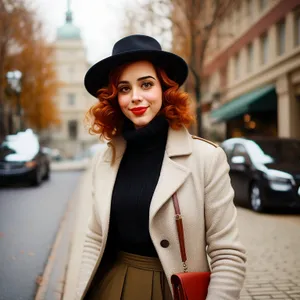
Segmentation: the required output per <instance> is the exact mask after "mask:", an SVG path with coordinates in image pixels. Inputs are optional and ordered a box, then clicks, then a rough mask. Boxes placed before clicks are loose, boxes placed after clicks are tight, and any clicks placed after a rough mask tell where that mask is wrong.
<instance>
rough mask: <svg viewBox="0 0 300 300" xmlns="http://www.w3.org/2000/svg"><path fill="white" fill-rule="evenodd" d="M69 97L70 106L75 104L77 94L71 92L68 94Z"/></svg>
mask: <svg viewBox="0 0 300 300" xmlns="http://www.w3.org/2000/svg"><path fill="white" fill-rule="evenodd" d="M67 97H68V105H69V106H73V105H75V94H73V93H69V94H68V95H67Z"/></svg>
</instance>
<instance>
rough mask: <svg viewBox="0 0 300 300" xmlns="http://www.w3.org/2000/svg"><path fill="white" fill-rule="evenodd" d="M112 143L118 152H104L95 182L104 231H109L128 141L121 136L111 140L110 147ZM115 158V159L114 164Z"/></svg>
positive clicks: (98, 208) (97, 202)
mask: <svg viewBox="0 0 300 300" xmlns="http://www.w3.org/2000/svg"><path fill="white" fill-rule="evenodd" d="M111 145H113V146H114V147H115V151H116V152H115V154H113V150H112V149H107V151H106V153H104V157H103V159H102V161H101V162H100V163H99V165H98V166H97V173H98V174H99V175H98V176H97V182H96V183H95V185H96V187H95V191H96V193H95V195H96V205H97V206H98V207H97V210H98V211H99V217H100V222H101V225H102V231H103V233H105V232H108V224H109V217H110V208H111V198H112V192H113V188H114V184H115V181H116V177H117V174H118V169H119V166H120V162H121V159H122V157H123V154H124V151H125V148H126V142H125V141H124V139H123V138H121V137H119V138H115V139H113V140H112V142H110V144H109V146H110V148H111ZM113 158H114V159H115V161H114V163H113V164H112V163H111V162H112V159H113Z"/></svg>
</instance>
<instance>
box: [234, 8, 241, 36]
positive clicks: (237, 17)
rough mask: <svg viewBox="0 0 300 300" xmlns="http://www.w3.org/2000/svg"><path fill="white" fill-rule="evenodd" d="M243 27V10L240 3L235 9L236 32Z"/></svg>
mask: <svg viewBox="0 0 300 300" xmlns="http://www.w3.org/2000/svg"><path fill="white" fill-rule="evenodd" d="M240 28H241V10H240V6H239V5H238V6H237V7H236V10H235V32H236V33H237V34H238V33H239V32H240Z"/></svg>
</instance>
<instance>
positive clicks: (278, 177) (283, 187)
mask: <svg viewBox="0 0 300 300" xmlns="http://www.w3.org/2000/svg"><path fill="white" fill-rule="evenodd" d="M265 176H266V178H267V179H268V180H269V185H270V187H271V189H273V190H275V191H281V192H285V191H289V190H291V189H292V186H293V185H295V184H296V183H295V180H294V178H293V176H292V175H291V174H289V173H286V172H282V171H278V170H267V171H266V173H265Z"/></svg>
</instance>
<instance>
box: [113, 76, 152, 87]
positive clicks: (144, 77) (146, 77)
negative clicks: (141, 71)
mask: <svg viewBox="0 0 300 300" xmlns="http://www.w3.org/2000/svg"><path fill="white" fill-rule="evenodd" d="M148 78H152V79H154V80H156V79H155V78H154V77H153V76H150V75H148V76H143V77H140V78H138V79H137V81H141V80H145V79H148ZM122 83H129V82H128V81H125V80H123V81H119V82H118V85H119V84H122Z"/></svg>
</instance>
